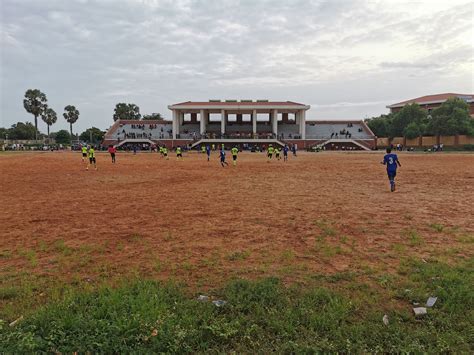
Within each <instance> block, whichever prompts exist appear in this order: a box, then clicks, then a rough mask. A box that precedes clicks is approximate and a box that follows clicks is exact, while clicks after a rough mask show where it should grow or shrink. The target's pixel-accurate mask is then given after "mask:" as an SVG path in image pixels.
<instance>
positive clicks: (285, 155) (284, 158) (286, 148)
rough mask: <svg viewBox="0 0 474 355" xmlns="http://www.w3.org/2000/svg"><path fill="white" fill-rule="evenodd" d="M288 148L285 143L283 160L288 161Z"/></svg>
mask: <svg viewBox="0 0 474 355" xmlns="http://www.w3.org/2000/svg"><path fill="white" fill-rule="evenodd" d="M289 150H290V148H288V146H287V145H286V144H285V146H284V147H283V161H288V151H289Z"/></svg>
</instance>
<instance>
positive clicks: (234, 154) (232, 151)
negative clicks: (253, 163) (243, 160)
mask: <svg viewBox="0 0 474 355" xmlns="http://www.w3.org/2000/svg"><path fill="white" fill-rule="evenodd" d="M230 152H231V153H232V164H234V166H236V165H237V154H238V153H239V148H237V147H234V148H232V149H231V150H230Z"/></svg>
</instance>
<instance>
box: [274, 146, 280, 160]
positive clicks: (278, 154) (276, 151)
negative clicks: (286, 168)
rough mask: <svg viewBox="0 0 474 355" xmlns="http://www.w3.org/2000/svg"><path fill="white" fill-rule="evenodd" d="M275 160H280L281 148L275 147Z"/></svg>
mask: <svg viewBox="0 0 474 355" xmlns="http://www.w3.org/2000/svg"><path fill="white" fill-rule="evenodd" d="M275 159H278V160H280V148H278V147H275Z"/></svg>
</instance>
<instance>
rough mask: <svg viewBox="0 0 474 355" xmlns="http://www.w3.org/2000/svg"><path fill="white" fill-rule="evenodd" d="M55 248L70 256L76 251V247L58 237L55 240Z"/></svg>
mask: <svg viewBox="0 0 474 355" xmlns="http://www.w3.org/2000/svg"><path fill="white" fill-rule="evenodd" d="M54 249H55V250H56V251H57V252H59V253H61V254H62V255H64V256H70V255H72V253H73V252H74V249H73V248H71V247H69V246H67V245H66V243H65V242H64V240H63V239H58V240H56V241H55V242H54Z"/></svg>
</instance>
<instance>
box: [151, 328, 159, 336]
mask: <svg viewBox="0 0 474 355" xmlns="http://www.w3.org/2000/svg"><path fill="white" fill-rule="evenodd" d="M157 335H158V329H153V331H152V332H151V336H152V337H156V336H157Z"/></svg>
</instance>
